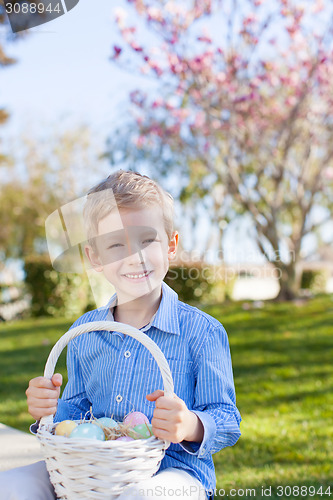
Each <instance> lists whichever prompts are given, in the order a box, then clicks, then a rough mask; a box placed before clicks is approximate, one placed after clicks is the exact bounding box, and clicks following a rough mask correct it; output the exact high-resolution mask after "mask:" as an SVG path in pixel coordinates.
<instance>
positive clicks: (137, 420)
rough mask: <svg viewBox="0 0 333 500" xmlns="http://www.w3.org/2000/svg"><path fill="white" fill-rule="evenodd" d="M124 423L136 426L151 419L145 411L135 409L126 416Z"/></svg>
mask: <svg viewBox="0 0 333 500" xmlns="http://www.w3.org/2000/svg"><path fill="white" fill-rule="evenodd" d="M124 423H125V424H127V425H130V426H131V427H135V426H136V425H140V424H149V420H148V418H147V417H146V415H145V414H144V413H141V412H140V411H133V412H132V413H129V414H128V415H127V416H126V417H125V419H124Z"/></svg>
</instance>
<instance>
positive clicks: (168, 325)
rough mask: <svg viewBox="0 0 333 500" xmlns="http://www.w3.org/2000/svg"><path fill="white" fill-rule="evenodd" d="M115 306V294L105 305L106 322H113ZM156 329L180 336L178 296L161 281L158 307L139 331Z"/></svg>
mask: <svg viewBox="0 0 333 500" xmlns="http://www.w3.org/2000/svg"><path fill="white" fill-rule="evenodd" d="M116 305H117V294H116V293H115V294H114V295H112V297H111V299H110V300H109V302H108V304H107V306H106V307H107V310H108V314H107V317H106V320H108V321H114V317H113V309H114V307H115V306H116ZM152 326H153V327H155V328H158V329H159V330H161V331H163V332H168V333H174V334H175V335H180V328H179V321H178V295H177V293H176V292H175V291H174V290H172V288H170V287H169V286H168V285H167V284H166V283H165V282H164V281H162V299H161V302H160V305H159V307H158V309H157V311H156V313H155V314H154V316H153V317H152V319H151V321H150V323H149V324H148V325H146V326H145V327H144V328H142V329H141V330H142V331H143V332H145V331H146V330H149V328H151V327H152ZM121 336H123V335H121Z"/></svg>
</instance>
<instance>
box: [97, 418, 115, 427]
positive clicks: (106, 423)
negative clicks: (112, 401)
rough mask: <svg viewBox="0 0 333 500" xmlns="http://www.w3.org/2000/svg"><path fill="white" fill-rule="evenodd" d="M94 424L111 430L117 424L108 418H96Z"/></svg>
mask: <svg viewBox="0 0 333 500" xmlns="http://www.w3.org/2000/svg"><path fill="white" fill-rule="evenodd" d="M95 423H96V424H97V425H101V426H102V427H108V428H109V429H113V428H114V427H118V423H117V422H116V421H115V420H113V418H109V417H101V418H98V419H97V420H96V421H95Z"/></svg>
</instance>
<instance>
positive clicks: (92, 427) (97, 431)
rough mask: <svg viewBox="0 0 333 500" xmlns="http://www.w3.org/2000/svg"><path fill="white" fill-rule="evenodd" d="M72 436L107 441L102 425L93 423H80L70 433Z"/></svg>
mask: <svg viewBox="0 0 333 500" xmlns="http://www.w3.org/2000/svg"><path fill="white" fill-rule="evenodd" d="M69 437H70V438H78V439H99V440H100V441H105V435H104V432H103V430H102V428H101V427H99V426H98V425H96V424H94V423H91V424H80V425H78V426H77V427H75V429H73V430H72V432H71V433H70V435H69Z"/></svg>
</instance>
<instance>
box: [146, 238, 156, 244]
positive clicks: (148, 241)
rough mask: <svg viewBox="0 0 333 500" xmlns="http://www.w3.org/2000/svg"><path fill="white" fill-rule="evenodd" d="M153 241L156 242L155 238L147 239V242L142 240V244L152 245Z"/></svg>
mask: <svg viewBox="0 0 333 500" xmlns="http://www.w3.org/2000/svg"><path fill="white" fill-rule="evenodd" d="M153 241H156V238H149V239H147V240H144V241H143V243H152V242H153Z"/></svg>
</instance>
